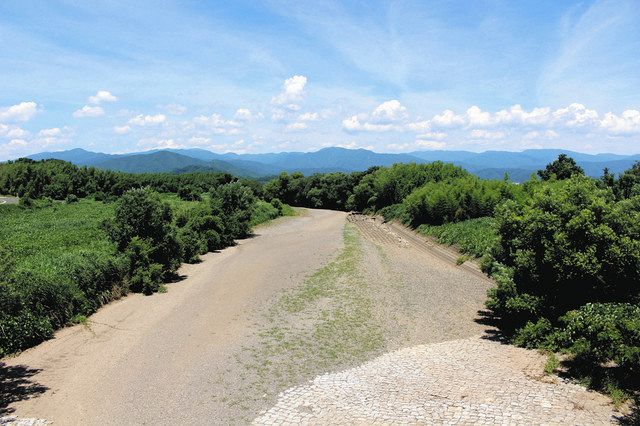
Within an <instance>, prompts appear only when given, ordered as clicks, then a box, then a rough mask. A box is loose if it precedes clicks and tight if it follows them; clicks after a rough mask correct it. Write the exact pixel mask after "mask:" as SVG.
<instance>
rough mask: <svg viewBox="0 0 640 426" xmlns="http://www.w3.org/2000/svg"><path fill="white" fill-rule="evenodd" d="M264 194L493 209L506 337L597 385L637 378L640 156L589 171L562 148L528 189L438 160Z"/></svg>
mask: <svg viewBox="0 0 640 426" xmlns="http://www.w3.org/2000/svg"><path fill="white" fill-rule="evenodd" d="M265 194H266V195H267V196H269V197H278V198H282V199H284V200H287V202H289V203H292V204H294V205H301V206H309V207H319V208H333V209H341V210H358V211H363V212H370V213H378V214H382V215H384V216H385V218H386V219H398V220H401V221H403V222H404V223H407V224H410V225H412V226H414V227H418V226H420V225H442V224H444V225H446V224H452V223H455V222H460V221H465V220H468V219H474V218H480V217H491V220H489V221H484V222H481V223H480V222H477V223H479V224H487V226H484V228H483V229H482V230H481V231H482V232H485V234H486V237H485V238H483V240H485V241H489V242H494V243H493V245H492V246H489V250H487V252H486V253H484V254H485V256H484V258H483V267H484V269H485V271H486V272H487V273H489V274H490V275H492V276H493V277H494V278H495V280H496V282H497V287H496V288H494V289H492V290H491V291H490V293H489V295H488V296H489V297H488V301H487V306H488V307H489V308H490V310H491V311H492V312H493V315H494V318H495V319H496V320H497V321H498V323H499V324H500V327H501V328H502V331H503V332H504V334H505V335H506V337H507V338H510V339H512V341H513V342H514V343H516V344H518V345H521V346H525V347H536V348H545V349H549V350H554V351H565V352H567V353H569V354H571V355H572V356H573V359H574V362H575V363H574V366H575V368H576V369H577V371H578V372H579V373H580V374H584V375H585V376H587V377H589V378H590V380H592V381H593V386H595V387H601V388H606V387H612V386H613V387H614V388H615V387H616V386H622V387H630V386H632V384H631V382H633V381H637V380H640V374H639V373H640V307H639V305H638V303H639V302H640V300H639V297H640V163H636V165H635V166H633V167H632V168H631V169H630V170H628V171H626V172H625V173H623V174H621V175H620V176H618V177H616V176H613V175H611V174H610V173H609V172H608V170H606V169H605V170H604V172H603V175H602V177H601V178H600V179H592V178H589V177H587V176H585V175H584V172H583V170H582V169H581V168H580V167H579V166H577V164H576V163H575V161H574V160H573V159H571V158H569V157H567V156H566V155H560V156H559V157H558V159H557V160H555V161H554V162H552V163H550V164H549V165H547V167H546V168H545V169H544V170H540V171H539V172H538V175H537V176H532V177H531V179H530V180H529V181H527V182H525V183H523V184H520V185H517V184H514V183H512V182H510V181H509V180H508V177H505V179H504V180H501V181H496V180H483V179H479V178H477V177H475V176H473V175H471V174H469V173H467V172H466V171H464V170H462V169H460V168H458V167H455V166H452V165H449V164H443V163H439V162H435V163H431V164H421V165H417V164H397V165H394V166H392V167H389V168H373V169H370V170H368V171H367V172H364V173H354V174H342V173H332V174H326V175H314V176H309V177H304V176H302V175H300V174H293V175H288V174H282V175H280V176H279V177H278V178H276V179H274V180H273V181H271V182H269V183H267V184H266V185H265ZM474 223H476V222H474ZM489 224H490V225H489ZM444 225H443V226H444ZM449 228H451V227H449ZM440 232H443V231H442V230H441V231H440ZM458 234H459V233H458ZM452 235H455V233H452ZM474 238H476V239H479V237H478V236H477V235H475V236H474Z"/></svg>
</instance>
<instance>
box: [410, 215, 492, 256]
mask: <svg viewBox="0 0 640 426" xmlns="http://www.w3.org/2000/svg"><path fill="white" fill-rule="evenodd" d="M418 232H420V233H421V234H424V235H429V236H432V237H435V238H436V240H437V241H438V242H439V243H441V244H447V245H452V246H456V247H457V248H458V249H459V250H460V251H461V252H462V253H465V254H469V255H472V256H475V257H482V256H484V255H485V254H487V253H488V252H489V250H490V249H491V248H492V247H493V246H494V245H496V244H497V243H498V234H497V232H496V229H495V219H493V218H491V217H481V218H478V219H469V220H465V221H462V222H457V223H446V224H444V225H438V226H433V225H420V227H419V228H418Z"/></svg>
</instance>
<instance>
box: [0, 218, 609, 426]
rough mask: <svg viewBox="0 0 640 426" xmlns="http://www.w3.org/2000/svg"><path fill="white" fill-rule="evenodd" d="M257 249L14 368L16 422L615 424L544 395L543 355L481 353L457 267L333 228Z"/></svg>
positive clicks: (277, 226) (278, 227)
mask: <svg viewBox="0 0 640 426" xmlns="http://www.w3.org/2000/svg"><path fill="white" fill-rule="evenodd" d="M257 234H259V235H258V236H256V237H255V238H251V239H248V240H244V241H241V242H240V243H239V245H238V246H236V247H231V248H228V249H225V250H223V251H222V252H221V253H211V254H208V255H206V256H204V258H203V262H202V263H200V264H197V265H186V266H184V267H183V268H182V269H181V271H180V272H181V273H182V274H184V275H185V276H186V278H185V279H184V280H182V281H180V282H178V283H175V284H170V285H169V286H168V289H169V291H168V292H167V293H166V294H157V295H154V296H151V297H144V296H141V295H132V296H129V297H127V298H125V299H123V300H120V301H118V302H115V303H112V304H110V305H108V306H106V307H104V308H103V309H101V310H100V311H99V312H98V313H96V314H95V315H93V316H92V317H91V318H90V322H89V324H88V326H82V325H80V326H75V327H70V328H67V329H64V330H62V331H60V332H59V333H57V334H56V338H55V339H53V340H51V341H48V342H45V343H43V344H41V345H39V346H38V347H36V348H34V349H32V350H28V351H26V352H24V353H23V354H21V355H20V356H18V357H15V358H12V359H8V360H4V361H5V362H6V365H5V366H0V367H2V368H4V369H5V370H7V369H13V370H15V371H17V372H25V373H24V378H23V381H24V382H23V383H22V387H23V388H24V389H30V388H31V389H32V390H33V392H31V393H32V394H33V395H32V397H31V398H27V394H28V393H29V392H25V393H24V395H23V396H21V395H19V394H18V395H16V397H15V399H16V400H17V402H15V403H12V404H10V405H9V406H8V410H5V411H7V412H8V413H9V414H12V415H16V416H18V417H20V418H44V419H47V420H51V421H54V422H55V423H56V424H64V425H67V424H70V425H76V424H78V425H79V424H82V425H93V424H101V425H103V424H108V425H110V424H114V425H115V424H118V425H122V424H154V425H164V424H225V425H226V424H248V423H251V421H253V420H254V419H255V422H256V423H259V424H281V423H290V422H302V423H314V424H327V423H343V424H369V423H373V422H379V423H390V422H392V421H394V422H399V423H442V422H443V421H447V422H451V423H456V422H462V423H470V422H471V423H473V422H487V423H507V424H509V423H515V424H518V423H523V422H524V423H527V422H529V421H531V422H534V423H563V422H567V421H568V422H569V423H576V422H578V423H586V424H589V423H601V422H602V421H606V420H608V419H611V413H612V410H611V408H610V406H609V405H608V401H607V400H606V398H604V397H602V396H600V395H597V394H592V393H588V392H586V391H585V390H584V389H583V388H580V387H575V386H574V385H569V384H567V383H564V382H558V383H547V382H546V380H547V379H546V378H544V377H541V376H542V375H541V371H542V368H543V364H544V360H545V358H544V357H542V356H540V355H539V354H538V353H537V352H534V351H526V350H522V349H517V348H512V347H510V346H507V345H502V344H500V343H497V342H495V341H489V340H486V339H482V338H481V337H480V336H483V337H488V336H490V335H491V332H492V331H493V330H491V329H490V328H489V327H487V326H485V325H483V324H481V323H480V322H477V321H475V320H476V319H477V317H478V310H481V309H482V308H483V303H484V300H485V298H486V290H487V289H488V288H490V287H491V285H492V283H491V282H490V281H489V280H488V279H487V278H486V277H485V276H483V275H482V274H481V273H479V272H478V270H477V266H475V265H474V264H473V263H467V264H464V265H462V266H457V265H456V264H455V263H456V262H455V260H456V259H457V255H456V253H455V252H453V251H451V250H448V249H445V248H442V247H439V246H437V245H434V244H432V243H430V242H429V241H428V240H425V239H423V238H422V237H419V236H418V235H416V234H414V233H412V232H410V231H408V230H407V229H405V228H403V227H401V226H399V225H395V224H385V223H381V222H380V221H379V220H375V219H372V218H369V217H365V216H359V215H349V216H348V215H346V214H345V213H339V212H331V211H322V210H309V211H307V212H306V214H304V215H302V216H299V217H295V218H284V219H279V220H277V221H275V222H274V223H272V224H271V225H269V226H267V227H263V228H260V229H259V230H258V231H257ZM487 333H488V334H487ZM26 372H28V374H27V373H26ZM18 380H19V379H18ZM572 386H574V387H572ZM594 395H595V396H594ZM549 404H552V405H551V408H552V409H551V411H549V407H548V405H549ZM0 408H1V405H0ZM11 410H15V411H13V412H12V411H11ZM572 410H579V411H580V413H574V412H573V411H572ZM534 411H535V413H536V415H535V416H534V417H527V416H526V415H527V413H529V412H534ZM0 414H1V413H0ZM5 414H6V413H5ZM538 414H539V415H538Z"/></svg>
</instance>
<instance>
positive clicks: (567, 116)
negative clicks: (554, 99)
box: [553, 103, 598, 127]
mask: <svg viewBox="0 0 640 426" xmlns="http://www.w3.org/2000/svg"><path fill="white" fill-rule="evenodd" d="M553 117H554V118H555V119H556V120H558V121H559V122H560V123H561V124H564V125H565V126H567V127H592V126H594V125H597V124H598V112H597V111H595V110H592V109H588V108H587V107H585V106H584V105H582V104H579V103H573V104H571V105H569V106H568V107H567V108H561V109H558V110H556V111H555V112H554V113H553Z"/></svg>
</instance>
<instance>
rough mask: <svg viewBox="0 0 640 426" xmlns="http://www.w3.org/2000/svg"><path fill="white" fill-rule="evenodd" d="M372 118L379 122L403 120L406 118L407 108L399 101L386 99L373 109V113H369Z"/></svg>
mask: <svg viewBox="0 0 640 426" xmlns="http://www.w3.org/2000/svg"><path fill="white" fill-rule="evenodd" d="M371 116H372V118H373V120H374V121H375V122H376V123H378V124H380V123H397V122H400V121H403V120H406V119H407V117H408V115H407V108H405V107H404V106H402V104H401V103H400V101H398V100H396V99H392V100H390V101H386V102H383V103H381V104H380V105H378V106H377V107H376V109H374V110H373V114H371Z"/></svg>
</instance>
